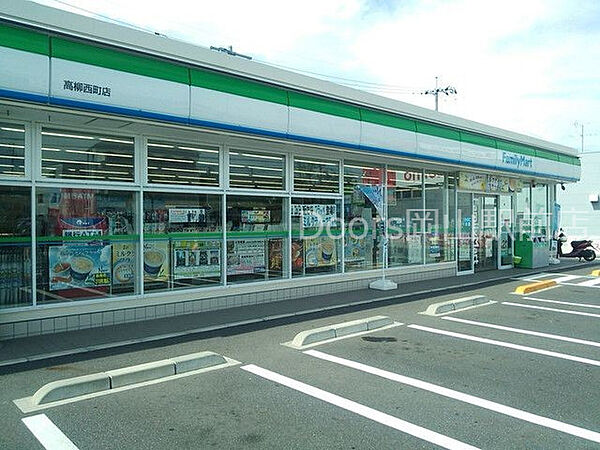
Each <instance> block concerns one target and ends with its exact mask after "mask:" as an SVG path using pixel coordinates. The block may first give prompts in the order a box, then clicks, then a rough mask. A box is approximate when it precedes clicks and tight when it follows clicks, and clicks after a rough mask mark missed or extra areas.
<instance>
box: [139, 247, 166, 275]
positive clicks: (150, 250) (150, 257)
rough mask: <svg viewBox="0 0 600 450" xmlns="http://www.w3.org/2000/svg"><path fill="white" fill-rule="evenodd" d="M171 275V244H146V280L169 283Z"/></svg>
mask: <svg viewBox="0 0 600 450" xmlns="http://www.w3.org/2000/svg"><path fill="white" fill-rule="evenodd" d="M169 274H170V267H169V242H168V241H157V242H146V243H144V280H146V281H168V280H169Z"/></svg>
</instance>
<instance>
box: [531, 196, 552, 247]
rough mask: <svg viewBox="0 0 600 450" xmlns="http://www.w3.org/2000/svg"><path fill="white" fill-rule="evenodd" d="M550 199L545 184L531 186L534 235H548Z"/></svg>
mask: <svg viewBox="0 0 600 450" xmlns="http://www.w3.org/2000/svg"><path fill="white" fill-rule="evenodd" d="M548 219H549V217H548V199H547V189H546V185H545V184H536V185H535V186H533V187H532V188H531V223H532V227H533V234H534V235H542V236H547V235H548V223H549V220H548Z"/></svg>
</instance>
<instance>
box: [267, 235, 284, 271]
mask: <svg viewBox="0 0 600 450" xmlns="http://www.w3.org/2000/svg"><path fill="white" fill-rule="evenodd" d="M282 266H283V239H269V272H281V269H282Z"/></svg>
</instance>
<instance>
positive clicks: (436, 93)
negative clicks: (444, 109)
mask: <svg viewBox="0 0 600 450" xmlns="http://www.w3.org/2000/svg"><path fill="white" fill-rule="evenodd" d="M440 93H442V94H446V95H450V94H458V91H457V90H456V88H454V87H452V86H446V87H445V88H439V87H438V77H435V89H427V90H426V91H423V92H421V94H424V95H434V96H435V110H436V111H437V110H438V97H439V95H440Z"/></svg>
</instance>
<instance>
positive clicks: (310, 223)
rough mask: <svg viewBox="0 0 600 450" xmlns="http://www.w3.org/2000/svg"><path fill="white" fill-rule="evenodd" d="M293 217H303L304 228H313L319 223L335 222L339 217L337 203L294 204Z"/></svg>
mask: <svg viewBox="0 0 600 450" xmlns="http://www.w3.org/2000/svg"><path fill="white" fill-rule="evenodd" d="M292 217H301V218H302V219H301V223H302V227H303V228H313V227H318V226H319V225H327V224H329V223H335V221H336V219H337V205H335V204H333V205H317V204H308V205H303V204H294V205H292Z"/></svg>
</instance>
